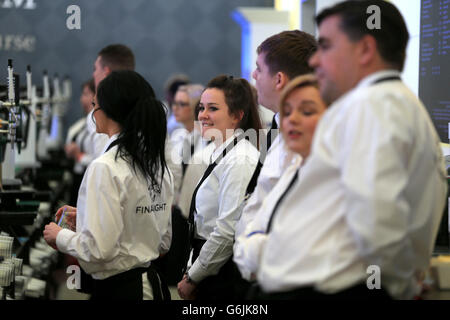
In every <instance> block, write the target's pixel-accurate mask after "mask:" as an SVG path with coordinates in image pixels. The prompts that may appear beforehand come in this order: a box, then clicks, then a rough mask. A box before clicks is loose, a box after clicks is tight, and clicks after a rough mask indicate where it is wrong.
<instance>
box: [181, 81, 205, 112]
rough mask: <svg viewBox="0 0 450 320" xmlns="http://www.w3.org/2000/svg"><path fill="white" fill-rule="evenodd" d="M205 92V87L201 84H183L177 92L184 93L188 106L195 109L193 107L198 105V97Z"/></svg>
mask: <svg viewBox="0 0 450 320" xmlns="http://www.w3.org/2000/svg"><path fill="white" fill-rule="evenodd" d="M204 90H205V87H204V86H203V85H201V84H197V83H193V84H185V85H182V86H180V87H179V88H178V90H177V91H183V92H186V94H187V96H188V98H189V106H190V107H191V108H194V109H195V106H196V105H197V104H198V103H199V101H200V97H201V95H202V93H203V91H204Z"/></svg>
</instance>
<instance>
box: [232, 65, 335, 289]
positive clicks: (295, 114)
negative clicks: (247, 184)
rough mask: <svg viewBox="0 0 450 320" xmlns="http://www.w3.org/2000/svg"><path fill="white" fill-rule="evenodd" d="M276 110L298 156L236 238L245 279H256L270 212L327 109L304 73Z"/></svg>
mask: <svg viewBox="0 0 450 320" xmlns="http://www.w3.org/2000/svg"><path fill="white" fill-rule="evenodd" d="M279 110H280V124H281V127H280V130H281V133H282V135H283V141H284V143H285V147H286V148H289V150H290V151H291V152H293V153H296V154H299V155H300V157H298V158H297V159H298V160H297V161H296V162H295V163H293V164H292V165H290V166H289V167H288V168H286V170H285V171H284V173H283V175H282V176H281V178H280V180H279V181H278V183H277V184H276V185H275V187H274V188H273V189H272V191H271V192H269V194H268V196H267V197H266V199H265V200H264V203H263V205H262V206H261V208H260V209H259V211H258V212H257V214H256V215H255V217H254V219H253V220H252V221H251V222H250V223H249V224H248V225H247V227H246V229H245V232H243V233H242V234H241V235H240V236H239V237H237V239H236V242H235V244H234V247H233V260H234V262H235V263H236V265H237V266H238V267H239V271H240V272H241V274H242V277H243V278H244V279H246V280H248V281H254V280H255V279H256V273H257V271H258V267H259V263H260V259H261V252H262V249H263V247H264V243H265V241H266V239H267V230H268V228H269V224H270V221H271V217H272V212H273V210H274V208H275V207H276V206H277V204H278V203H279V202H280V201H281V199H282V197H283V196H284V194H285V190H286V189H287V188H288V186H289V185H290V184H291V183H292V181H293V180H294V179H298V178H299V177H301V170H302V169H301V166H303V165H304V164H305V163H306V162H307V160H308V156H309V154H310V152H311V144H312V140H313V136H314V131H315V129H316V126H317V123H318V122H319V120H320V118H321V116H322V114H323V113H324V112H325V111H326V110H327V105H326V104H325V102H324V101H323V100H322V98H321V97H320V91H319V85H318V82H317V79H316V77H315V76H314V75H312V74H308V75H302V76H298V77H295V78H294V79H292V81H290V82H289V83H288V84H287V85H286V87H285V88H284V90H283V92H282V93H281V97H280V106H279Z"/></svg>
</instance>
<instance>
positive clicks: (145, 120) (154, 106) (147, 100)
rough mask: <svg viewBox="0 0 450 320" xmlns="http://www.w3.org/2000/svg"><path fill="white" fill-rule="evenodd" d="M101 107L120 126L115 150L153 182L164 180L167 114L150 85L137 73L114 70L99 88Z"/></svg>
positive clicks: (99, 103) (117, 154)
mask: <svg viewBox="0 0 450 320" xmlns="http://www.w3.org/2000/svg"><path fill="white" fill-rule="evenodd" d="M97 101H98V105H99V108H100V109H101V110H103V112H104V113H105V114H106V116H107V117H108V118H110V119H112V120H114V121H115V122H117V123H118V124H119V125H120V126H121V132H120V134H119V136H118V140H119V144H118V149H117V153H116V159H117V156H120V157H121V158H122V159H124V160H125V161H127V162H129V163H131V165H132V166H133V169H134V170H135V171H136V167H138V168H139V169H140V170H141V171H142V173H143V174H144V175H145V176H148V177H150V179H151V181H152V185H153V184H157V185H159V183H158V179H157V174H158V172H159V170H160V169H161V182H162V179H163V176H164V171H165V168H167V166H166V159H165V153H164V150H165V140H166V131H167V128H166V114H165V112H164V106H163V104H162V103H161V102H160V101H159V100H157V99H156V97H155V92H154V91H153V88H152V87H151V85H150V84H149V83H148V82H147V81H146V80H145V79H144V78H143V77H142V76H141V75H140V74H138V73H137V72H135V71H131V70H121V71H113V72H111V73H110V74H109V75H108V76H107V77H106V78H105V79H103V80H102V81H101V82H100V84H99V85H98V88H97Z"/></svg>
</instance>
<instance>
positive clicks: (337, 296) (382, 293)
mask: <svg viewBox="0 0 450 320" xmlns="http://www.w3.org/2000/svg"><path fill="white" fill-rule="evenodd" d="M247 299H248V300H386V301H387V300H392V298H391V296H390V295H389V294H388V293H387V292H386V290H384V289H383V288H381V289H372V290H370V289H368V288H367V286H366V284H358V285H355V286H353V287H350V288H347V289H344V290H342V291H339V292H337V293H334V294H325V293H322V292H319V291H317V290H315V289H314V287H302V288H298V289H294V290H290V291H284V292H271V293H266V292H264V291H263V290H262V289H261V288H260V287H259V286H258V285H257V284H254V285H253V286H252V287H251V289H250V291H249V293H248V296H247Z"/></svg>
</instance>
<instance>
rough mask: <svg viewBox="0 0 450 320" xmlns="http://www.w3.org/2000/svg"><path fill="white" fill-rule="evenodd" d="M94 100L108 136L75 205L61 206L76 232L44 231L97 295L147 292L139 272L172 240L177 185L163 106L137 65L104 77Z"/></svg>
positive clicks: (100, 126) (52, 226) (126, 296)
mask: <svg viewBox="0 0 450 320" xmlns="http://www.w3.org/2000/svg"><path fill="white" fill-rule="evenodd" d="M93 104H94V113H93V117H94V118H95V122H96V128H97V132H99V133H105V134H107V135H108V136H109V137H110V139H109V142H108V144H107V147H106V148H105V151H104V153H103V154H102V155H101V156H100V157H98V158H97V159H96V160H94V161H93V162H92V163H91V165H90V166H89V167H88V169H87V171H86V173H85V175H84V178H83V181H82V183H81V187H80V190H79V196H78V202H77V208H74V207H69V206H64V207H62V208H60V209H59V210H58V212H57V215H56V217H57V219H58V220H59V219H60V217H61V216H62V215H63V212H64V213H65V216H66V217H67V221H68V222H69V224H70V223H72V224H73V225H75V226H76V229H75V231H72V230H69V229H66V228H64V229H61V228H60V227H59V226H58V225H56V224H55V223H50V224H49V225H47V226H46V227H45V231H44V238H45V240H46V241H47V243H48V244H49V245H51V246H52V247H54V248H55V249H57V250H59V251H61V252H63V253H67V254H70V255H72V256H74V257H76V258H77V259H78V261H79V262H80V265H81V267H82V268H83V270H84V271H86V273H88V274H90V275H91V276H92V278H93V279H94V281H93V292H92V296H91V298H92V299H142V298H143V285H142V273H144V272H146V271H147V269H148V267H149V265H150V262H151V261H152V260H155V259H156V258H158V257H159V256H160V254H161V253H164V252H165V251H167V250H168V248H169V246H170V237H171V230H170V227H169V226H170V217H171V215H170V209H171V206H172V201H173V187H172V175H171V173H170V171H169V170H168V169H167V167H166V161H165V156H164V148H165V138H166V119H165V113H164V108H163V105H162V104H161V102H160V101H158V100H157V99H156V98H155V93H154V91H153V89H152V87H151V86H150V84H149V83H148V82H147V81H145V79H144V78H142V77H141V76H140V75H139V74H138V73H136V72H134V71H114V72H112V73H111V74H110V75H109V76H107V77H106V78H105V79H104V80H103V81H101V82H100V84H99V86H98V88H97V95H96V96H95V98H94V102H93ZM63 218H64V217H63ZM75 220H76V221H75Z"/></svg>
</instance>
